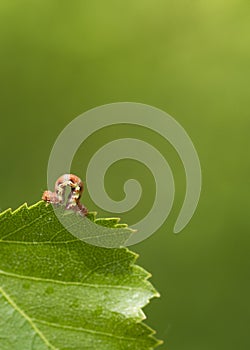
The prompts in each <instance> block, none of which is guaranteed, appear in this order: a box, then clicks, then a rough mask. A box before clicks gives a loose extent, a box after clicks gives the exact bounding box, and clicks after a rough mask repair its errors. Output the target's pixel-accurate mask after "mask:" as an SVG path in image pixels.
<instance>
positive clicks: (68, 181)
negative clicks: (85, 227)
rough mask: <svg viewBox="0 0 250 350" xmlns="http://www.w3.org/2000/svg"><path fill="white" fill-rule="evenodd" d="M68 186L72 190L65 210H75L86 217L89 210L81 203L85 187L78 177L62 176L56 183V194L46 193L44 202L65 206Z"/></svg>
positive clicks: (43, 198) (43, 196) (43, 197)
mask: <svg viewBox="0 0 250 350" xmlns="http://www.w3.org/2000/svg"><path fill="white" fill-rule="evenodd" d="M67 186H69V187H70V188H71V191H70V194H69V195H68V198H67V202H66V206H65V209H67V210H70V209H71V210H74V211H76V212H78V213H79V214H81V215H82V216H85V215H86V214H87V213H88V210H87V208H86V207H85V206H84V205H83V204H82V203H80V198H81V196H82V193H83V187H84V186H83V182H82V180H81V179H80V178H79V177H78V176H76V175H73V174H64V175H62V176H60V177H59V178H58V179H57V181H56V183H55V192H51V191H44V193H43V195H42V200H44V201H45V202H46V203H51V204H54V205H58V204H63V203H64V200H65V191H66V187H67Z"/></svg>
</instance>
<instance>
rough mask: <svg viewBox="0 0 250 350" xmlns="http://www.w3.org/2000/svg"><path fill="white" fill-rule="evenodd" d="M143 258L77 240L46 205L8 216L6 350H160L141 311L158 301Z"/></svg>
mask: <svg viewBox="0 0 250 350" xmlns="http://www.w3.org/2000/svg"><path fill="white" fill-rule="evenodd" d="M74 215H75V214H74ZM82 220H83V221H84V222H87V221H88V222H90V221H91V220H92V221H95V220H97V221H98V224H99V225H101V224H104V225H105V226H109V227H115V226H116V225H118V219H114V218H112V219H111V220H110V222H109V225H107V221H105V220H103V219H102V220H100V219H99V220H98V219H96V217H95V213H92V214H89V218H82ZM95 226H98V225H95ZM105 226H98V227H99V228H103V229H106V227H105ZM116 230H117V232H118V230H124V228H121V229H119V228H116ZM91 233H92V232H88V234H91ZM136 258H137V256H136V255H135V254H134V253H132V252H130V251H129V250H128V249H126V248H116V249H109V248H102V247H96V246H93V245H90V244H87V243H85V242H83V241H81V240H79V239H77V238H76V237H74V236H72V235H71V234H70V233H69V232H68V231H66V230H65V228H64V227H63V226H62V224H61V223H60V222H59V221H58V219H57V217H56V216H55V214H54V211H53V208H52V207H51V206H46V205H45V204H44V203H43V202H38V203H37V204H35V205H34V206H31V207H29V208H28V207H27V205H23V206H21V207H20V208H19V209H17V210H16V211H14V212H12V211H11V210H10V209H9V210H7V211H5V212H4V213H1V214H0V349H1V350H10V349H11V350H29V349H35V350H40V349H41V350H43V349H58V350H62V349H64V350H66V349H67V350H73V349H74V350H77V349H92V350H93V349H94V350H95V349H98V350H99V349H100V350H119V349H122V350H123V349H124V350H125V349H131V350H149V349H154V348H155V347H156V346H157V345H159V344H160V342H159V341H157V340H156V339H155V338H154V337H153V333H154V332H153V331H152V330H151V329H150V328H149V327H147V326H146V325H145V324H144V323H143V322H142V320H143V318H145V317H144V314H143V312H142V308H143V307H144V306H145V305H146V304H147V303H148V302H149V300H150V299H151V298H152V297H155V296H158V293H157V292H156V291H155V289H154V288H153V286H152V285H151V284H150V283H149V282H148V278H149V277H150V275H149V274H148V273H147V272H146V271H145V270H143V269H142V268H141V267H139V266H137V265H135V264H134V263H135V260H136Z"/></svg>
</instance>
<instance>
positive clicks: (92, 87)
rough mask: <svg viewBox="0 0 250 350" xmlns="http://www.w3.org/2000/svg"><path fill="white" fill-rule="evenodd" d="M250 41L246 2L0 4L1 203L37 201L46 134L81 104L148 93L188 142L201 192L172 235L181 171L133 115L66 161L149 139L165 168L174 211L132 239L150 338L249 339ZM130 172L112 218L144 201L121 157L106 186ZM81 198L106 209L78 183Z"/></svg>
mask: <svg viewBox="0 0 250 350" xmlns="http://www.w3.org/2000/svg"><path fill="white" fill-rule="evenodd" d="M249 43H250V3H249V1H247V0H227V1H226V0H223V1H222V0H210V1H205V0H200V1H198V0H193V1H192V0H182V1H176V0H154V1H153V0H133V1H131V0H128V1H126V2H122V1H117V0H107V1H96V0H92V1H84V0H75V1H71V2H70V1H65V0H60V1H59V0H58V1H51V0H50V1H48V0H43V1H27V0H23V1H17V0H16V1H9V0H8V1H7V0H1V2H0V52H1V55H0V83H1V91H0V118H1V124H0V125H1V128H0V146H1V172H0V188H1V195H0V208H1V210H4V209H6V208H8V207H12V208H16V207H18V206H19V205H21V204H22V203H23V202H28V203H29V204H33V203H35V202H36V201H38V200H39V199H40V197H41V194H42V192H43V190H45V189H46V187H47V185H46V171H47V161H48V157H49V154H50V151H51V148H52V146H53V143H54V141H55V139H56V137H57V136H58V134H59V133H60V131H61V130H62V129H63V128H64V127H65V126H66V125H67V124H68V123H69V122H70V121H71V120H73V119H74V118H75V117H76V116H77V115H79V114H81V113H83V112H84V111H87V110H88V109H90V108H93V107H96V106H99V105H102V104H106V103H111V102H118V101H131V102H133V101H134V102H140V103H145V104H149V105H152V106H155V107H158V108H160V109H163V110H165V111H166V112H168V113H169V114H170V115H172V116H173V117H174V118H175V119H176V120H177V121H178V122H179V123H181V125H182V126H183V127H184V128H185V129H186V131H187V132H188V134H189V136H190V137H191V139H192V140H193V142H194V145H195V147H196V149H197V152H198V154H199V157H200V161H201V165H202V173H203V189H202V194H201V199H200V203H199V206H198V208H197V211H196V213H195V215H194V216H193V218H192V220H191V222H190V223H189V225H188V226H187V227H186V228H185V229H184V230H183V231H182V233H180V234H178V235H174V234H173V233H172V231H173V226H174V223H175V221H176V218H177V216H178V213H179V210H180V207H181V204H182V201H183V198H184V194H185V176H184V169H183V167H182V165H181V162H180V160H179V158H178V155H177V154H176V152H175V151H174V149H173V148H172V147H171V146H170V145H169V144H168V143H167V142H166V141H165V140H163V139H162V138H161V137H160V136H158V135H157V134H155V133H153V132H152V131H148V130H144V129H143V128H140V127H132V126H131V127H129V126H126V127H121V126H117V127H110V128H107V129H105V130H100V132H97V133H96V134H95V135H93V137H92V138H91V139H88V140H87V141H86V142H85V144H83V145H82V147H81V148H80V149H79V152H78V153H77V155H76V157H75V159H74V164H73V169H72V171H74V172H75V173H77V174H79V175H81V177H83V178H84V174H85V170H86V166H87V162H88V160H89V159H90V158H91V154H94V152H95V150H97V149H98V147H100V146H101V145H103V144H105V142H108V141H110V140H113V139H114V138H116V137H118V135H119V137H136V138H141V139H142V140H145V141H147V142H149V143H150V144H152V145H154V146H155V147H157V148H158V149H159V150H160V151H161V153H162V154H163V155H164V156H165V157H166V158H167V159H168V161H169V163H170V165H171V167H172V171H173V174H174V176H175V180H176V198H175V203H174V208H173V210H172V212H171V215H170V216H169V218H168V220H167V221H166V222H165V224H164V225H163V226H162V227H161V229H160V230H158V232H156V233H155V234H154V235H153V236H151V237H150V238H149V239H147V240H146V241H144V242H142V243H140V244H138V245H136V246H134V247H132V249H133V250H135V251H136V252H138V253H140V259H139V263H140V264H141V265H142V266H144V267H145V268H146V269H148V270H149V271H151V273H152V274H153V278H152V279H151V281H152V282H153V283H154V285H155V286H156V287H157V289H158V290H159V291H160V293H161V298H160V299H156V300H154V301H153V302H152V303H151V304H150V305H149V306H147V307H146V309H145V312H146V313H147V316H148V320H147V323H148V324H150V325H151V326H152V327H153V328H155V329H156V330H157V336H158V338H160V339H163V340H164V341H165V343H164V345H163V346H161V349H169V350H211V349H212V350H217V349H220V350H222V349H223V350H224V349H227V350H233V349H240V350H247V349H249V348H250V335H249V334H250V332H249V331H250V304H249V292H250V280H249V267H250V259H249V243H250V238H249V226H250V225H249V207H250V206H249V201H250V200H249V186H250V177H249V172H250V162H249V127H250V118H249V100H250V90H249V81H250V44H249ZM72 137H74V135H72ZM69 142H70V140H69ZM159 171H160V170H159ZM130 177H136V178H137V179H138V180H139V181H141V184H142V187H143V196H142V199H141V201H140V203H139V204H138V207H136V208H135V209H134V210H132V211H130V212H128V213H124V214H123V215H121V217H122V220H123V221H125V222H128V223H129V224H133V223H135V222H136V220H138V219H139V218H142V217H143V216H144V215H145V214H146V213H147V211H148V210H149V209H150V206H151V203H152V201H153V199H154V181H153V178H152V174H150V172H149V171H147V169H145V167H144V166H142V165H141V164H138V163H136V162H134V161H131V162H130V161H128V160H124V161H120V162H118V163H116V164H114V166H113V167H112V168H111V169H110V170H109V171H108V173H107V176H106V183H105V184H106V186H107V191H108V193H109V194H110V196H112V198H114V199H118V200H119V199H122V198H123V195H124V194H123V191H122V185H123V182H124V181H125V180H126V179H128V178H130ZM83 202H84V204H86V206H87V207H88V208H90V209H93V210H95V209H97V210H98V212H99V214H100V215H105V216H109V215H113V213H109V212H105V211H103V210H101V209H99V208H97V207H96V205H95V204H94V203H92V202H91V199H90V198H89V196H88V193H87V191H86V195H85V196H84V200H83Z"/></svg>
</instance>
